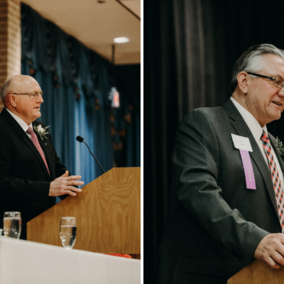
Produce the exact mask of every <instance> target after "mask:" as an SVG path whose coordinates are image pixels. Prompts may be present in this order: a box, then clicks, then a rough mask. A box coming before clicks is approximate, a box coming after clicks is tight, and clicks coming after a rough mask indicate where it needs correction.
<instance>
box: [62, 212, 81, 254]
mask: <svg viewBox="0 0 284 284" xmlns="http://www.w3.org/2000/svg"><path fill="white" fill-rule="evenodd" d="M76 232H77V226H76V218H75V217H62V218H61V219H60V238H61V241H62V246H63V247H64V248H66V249H69V250H71V249H72V248H73V246H74V244H75V241H76Z"/></svg>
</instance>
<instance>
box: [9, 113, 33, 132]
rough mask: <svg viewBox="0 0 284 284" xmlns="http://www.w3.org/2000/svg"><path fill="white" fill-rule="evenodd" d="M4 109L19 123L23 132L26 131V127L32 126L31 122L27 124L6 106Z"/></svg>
mask: <svg viewBox="0 0 284 284" xmlns="http://www.w3.org/2000/svg"><path fill="white" fill-rule="evenodd" d="M6 110H7V111H8V112H9V114H11V116H12V117H13V118H14V119H15V120H16V121H17V122H18V123H19V125H20V126H21V127H22V128H23V130H24V131H25V132H27V130H28V128H29V127H31V128H33V124H32V123H30V124H29V125H27V124H26V123H25V122H24V121H23V120H22V119H21V118H20V117H18V116H17V115H16V114H14V113H13V112H11V111H10V110H9V109H7V108H6Z"/></svg>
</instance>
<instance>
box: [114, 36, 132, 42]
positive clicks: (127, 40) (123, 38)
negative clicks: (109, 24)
mask: <svg viewBox="0 0 284 284" xmlns="http://www.w3.org/2000/svg"><path fill="white" fill-rule="evenodd" d="M113 41H114V42H116V43H125V42H129V38H127V37H116V38H115V39H114V40H113Z"/></svg>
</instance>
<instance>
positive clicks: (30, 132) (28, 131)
mask: <svg viewBox="0 0 284 284" xmlns="http://www.w3.org/2000/svg"><path fill="white" fill-rule="evenodd" d="M33 132H34V131H33V129H32V128H31V127H29V128H28V130H27V133H28V134H30V135H32V133H33Z"/></svg>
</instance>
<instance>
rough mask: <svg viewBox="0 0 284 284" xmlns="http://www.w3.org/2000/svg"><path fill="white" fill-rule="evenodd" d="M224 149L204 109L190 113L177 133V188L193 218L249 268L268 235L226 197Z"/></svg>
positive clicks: (174, 161) (175, 180) (173, 167)
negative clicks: (220, 182)
mask: <svg viewBox="0 0 284 284" xmlns="http://www.w3.org/2000/svg"><path fill="white" fill-rule="evenodd" d="M219 151H220V149H219V143H218V139H217V136H216V134H215V131H214V128H213V126H212V125H211V123H210V121H209V119H208V118H207V117H206V114H205V113H204V112H202V111H200V110H196V111H192V112H190V113H189V114H188V115H187V116H186V117H185V119H184V120H183V122H182V123H181V124H180V127H179V129H178V131H177V135H176V139H175V144H174V150H173V155H172V173H173V176H172V177H173V185H174V186H173V188H174V191H175V195H176V197H177V199H178V202H179V204H180V206H181V207H182V209H183V210H184V212H185V213H186V214H187V215H188V216H190V218H191V219H192V220H193V221H194V222H195V223H196V224H197V225H199V226H200V227H201V228H202V229H203V230H205V231H206V232H207V233H208V234H209V235H211V236H212V237H213V238H214V239H215V240H216V241H217V242H219V243H220V244H221V245H222V246H223V247H225V249H227V250H228V251H229V252H231V253H232V251H236V252H239V253H240V254H241V255H242V261H243V262H244V263H245V264H246V265H248V264H249V263H250V262H251V261H252V259H253V256H254V251H255V249H256V247H257V246H258V244H259V242H260V241H261V240H262V239H263V238H264V237H265V236H266V235H267V234H268V232H266V231H264V230H262V229H261V228H259V227H257V226H256V225H255V224H253V223H251V222H247V221H246V220H244V218H243V216H242V215H241V213H240V212H239V211H238V210H237V209H233V210H232V209H231V208H230V206H229V205H228V204H227V203H226V201H225V200H224V199H223V198H222V191H223V190H226V188H220V186H219V185H218V183H217V179H218V174H219V168H220V163H221V161H220V159H219V157H220V155H219V154H220V152H219Z"/></svg>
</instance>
